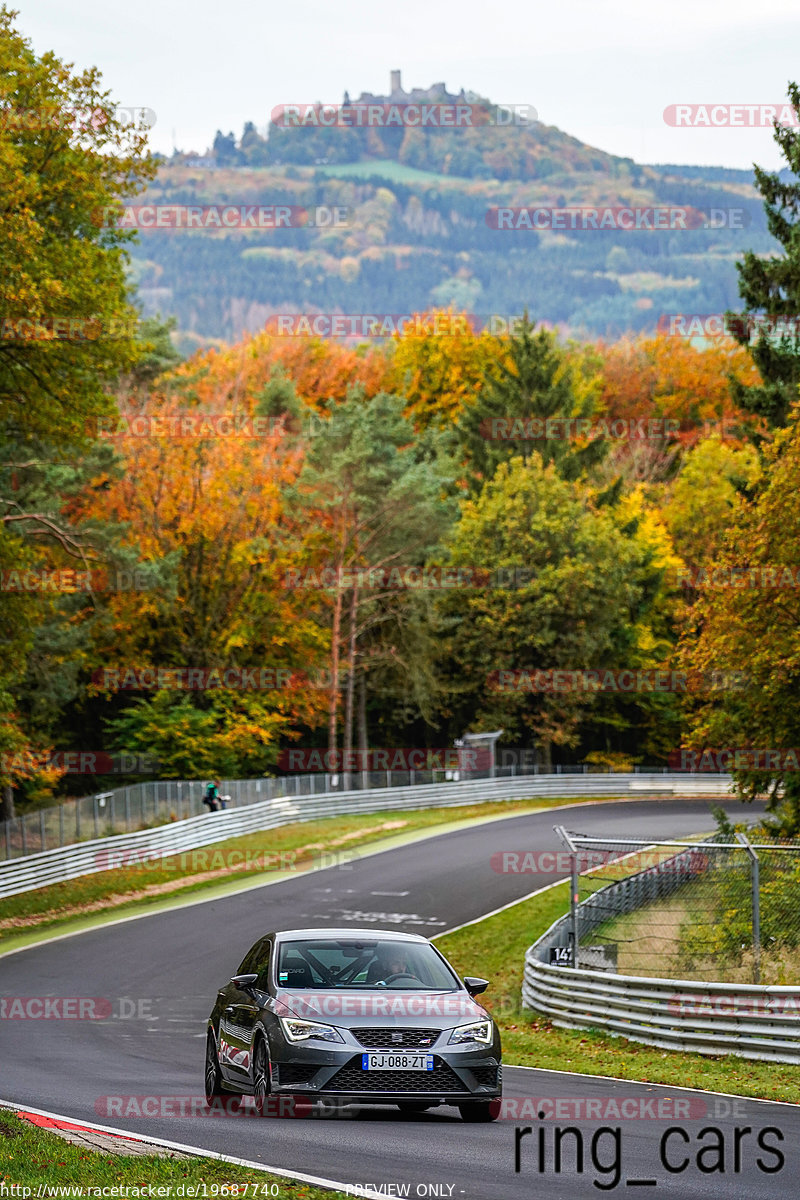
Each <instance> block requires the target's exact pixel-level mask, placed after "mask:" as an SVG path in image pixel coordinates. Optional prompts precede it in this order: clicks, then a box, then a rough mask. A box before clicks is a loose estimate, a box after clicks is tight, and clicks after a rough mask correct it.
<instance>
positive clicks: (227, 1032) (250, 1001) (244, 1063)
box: [218, 938, 272, 1084]
mask: <svg viewBox="0 0 800 1200" xmlns="http://www.w3.org/2000/svg"><path fill="white" fill-rule="evenodd" d="M271 944H272V943H271V941H270V939H269V938H262V939H261V941H260V942H257V943H256V945H255V946H254V947H253V949H252V950H251V951H250V953H249V954H248V955H247V957H246V958H245V960H244V962H243V963H242V965H241V966H240V968H239V970H238V972H237V974H239V975H250V974H257V975H258V976H259V978H258V980H257V982H256V984H255V985H254V986H253V988H248V989H247V990H244V989H243V988H240V987H237V986H236V984H235V983H233V981H231V983H229V984H228V986H227V988H226V989H225V993H224V1002H223V1008H222V1013H221V1015H220V1021H219V1052H218V1057H219V1066H220V1071H221V1072H222V1075H223V1077H224V1078H225V1079H226V1080H227V1082H228V1083H233V1084H242V1083H247V1082H248V1081H249V1080H250V1069H251V1066H252V1053H253V1034H254V1031H255V1026H256V1022H257V1020H258V1015H259V1012H260V1011H261V1005H260V1002H259V1001H260V1000H263V999H265V997H264V996H263V995H261V991H262V988H261V987H260V986H259V985H261V984H262V980H264V981H266V978H267V974H266V973H267V972H268V970H269V962H270V949H271ZM263 990H266V982H264V983H263Z"/></svg>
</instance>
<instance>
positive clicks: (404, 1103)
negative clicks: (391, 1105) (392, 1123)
mask: <svg viewBox="0 0 800 1200" xmlns="http://www.w3.org/2000/svg"><path fill="white" fill-rule="evenodd" d="M397 1107H398V1108H399V1109H400V1112H401V1113H418V1112H425V1111H426V1110H427V1109H429V1108H433V1107H434V1105H433V1104H426V1103H425V1101H424V1100H398V1102H397Z"/></svg>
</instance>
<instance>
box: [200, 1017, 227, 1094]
mask: <svg viewBox="0 0 800 1200" xmlns="http://www.w3.org/2000/svg"><path fill="white" fill-rule="evenodd" d="M204 1085H205V1094H206V1104H207V1105H208V1107H209V1108H217V1107H219V1103H220V1097H221V1096H224V1095H225V1092H224V1091H223V1088H222V1072H221V1071H220V1069H219V1058H218V1057H217V1044H216V1041H215V1039H214V1031H213V1030H211V1029H209V1031H208V1036H207V1037H206V1062H205V1072H204Z"/></svg>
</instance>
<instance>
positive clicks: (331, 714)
mask: <svg viewBox="0 0 800 1200" xmlns="http://www.w3.org/2000/svg"><path fill="white" fill-rule="evenodd" d="M341 628H342V591H341V588H340V587H338V586H337V588H336V603H335V605H334V608H333V630H332V632H331V695H330V700H329V702H328V768H329V770H330V772H331V774H338V772H337V771H336V770H335V764H336V742H337V737H336V721H337V717H338V715H339V637H340V635H341Z"/></svg>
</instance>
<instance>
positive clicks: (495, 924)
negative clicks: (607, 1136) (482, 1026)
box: [436, 881, 800, 1104]
mask: <svg viewBox="0 0 800 1200" xmlns="http://www.w3.org/2000/svg"><path fill="white" fill-rule="evenodd" d="M568 907H569V884H568V881H565V882H563V883H559V884H557V885H556V887H553V888H549V889H548V890H547V891H545V892H542V893H541V894H540V895H538V896H534V897H532V898H531V899H529V900H523V901H521V902H520V903H519V904H515V905H514V906H513V907H512V908H508V909H505V910H504V911H503V912H500V913H497V914H496V915H495V916H493V917H487V918H485V919H484V920H483V921H480V922H478V923H477V924H474V925H468V926H467V927H466V928H465V929H460V930H457V931H456V932H454V933H448V934H445V935H443V936H442V937H438V938H436V944H437V946H439V948H440V949H441V950H442V952H443V953H444V954H446V955H447V957H448V958H449V959H450V961H451V962H452V963H453V966H454V967H455V968H456V969H457V970H458V971H459V973H460V974H462V975H482V976H484V977H485V978H486V979H490V980H491V987H490V989H489V991H488V992H487V994H486V997H485V1000H486V1007H487V1008H488V1009H489V1010H490V1011H492V1014H493V1016H494V1017H495V1020H496V1021H497V1023H498V1025H499V1027H500V1032H501V1035H502V1039H503V1058H504V1060H505V1062H507V1063H514V1064H516V1065H518V1066H525V1067H541V1068H543V1069H545V1070H557V1071H571V1072H574V1073H576V1074H579V1075H611V1076H616V1077H617V1078H619V1079H630V1080H637V1081H639V1082H647V1083H664V1084H671V1085H673V1086H674V1085H679V1086H681V1087H690V1088H698V1089H702V1090H704V1091H711V1092H730V1093H731V1094H734V1095H739V1096H750V1097H753V1098H755V1099H760V1100H779V1101H785V1102H788V1103H792V1104H798V1103H800V1079H799V1078H798V1071H797V1067H796V1066H792V1065H790V1064H788V1063H774V1062H751V1061H750V1060H749V1059H744V1058H737V1057H736V1056H734V1055H714V1056H711V1055H705V1054H684V1053H681V1052H678V1051H674V1050H672V1051H667V1050H659V1049H658V1048H657V1047H655V1046H646V1045H643V1044H640V1043H637V1042H630V1041H628V1040H627V1039H626V1038H623V1037H616V1038H615V1037H611V1036H610V1035H608V1034H605V1033H601V1032H599V1031H596V1030H587V1031H583V1030H571V1029H559V1028H558V1027H557V1026H555V1025H553V1024H551V1023H550V1022H549V1021H548V1020H547V1019H546V1018H544V1017H543V1016H540V1015H538V1014H536V1013H534V1012H531V1011H529V1010H526V1009H523V1008H522V1007H521V1003H520V996H521V990H522V969H523V962H524V959H525V951H526V950H527V948H528V946H530V945H531V944H532V943H533V942H535V941H536V939H537V938H538V937H540V936H541V935H542V934H543V933H544V932H545V931H546V930H547V929H548V928H549V926H550V925H552V923H553V921H555V920H557V919H558V918H559V917H561V916H563V915H564V913H566V912H567V910H568Z"/></svg>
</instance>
